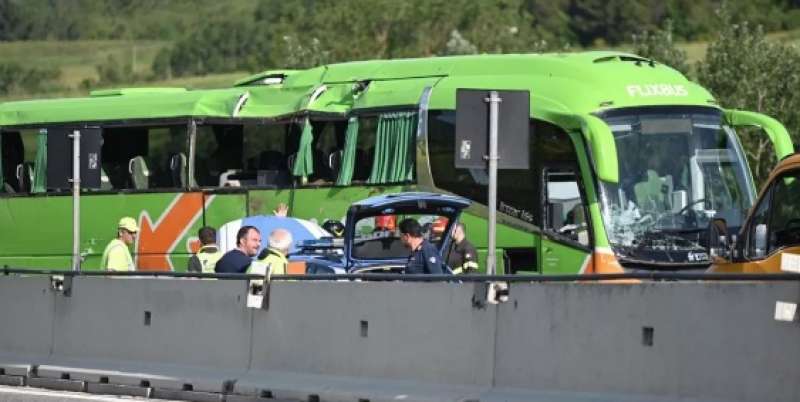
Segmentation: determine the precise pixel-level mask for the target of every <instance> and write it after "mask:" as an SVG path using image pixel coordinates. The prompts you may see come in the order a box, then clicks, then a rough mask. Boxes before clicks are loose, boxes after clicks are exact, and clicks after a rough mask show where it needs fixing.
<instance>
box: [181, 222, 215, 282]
mask: <svg viewBox="0 0 800 402" xmlns="http://www.w3.org/2000/svg"><path fill="white" fill-rule="evenodd" d="M197 237H198V238H200V244H201V246H200V250H197V253H196V254H195V255H193V256H192V258H189V266H188V271H189V272H202V273H204V274H213V273H214V267H215V266H216V265H217V261H219V259H220V258H222V255H223V254H224V253H223V252H222V250H220V248H219V246H218V245H217V231H216V230H214V228H212V227H210V226H203V227H202V228H200V230H199V231H197Z"/></svg>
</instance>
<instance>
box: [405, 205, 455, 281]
mask: <svg viewBox="0 0 800 402" xmlns="http://www.w3.org/2000/svg"><path fill="white" fill-rule="evenodd" d="M400 233H401V234H402V235H401V236H400V240H401V241H402V242H403V244H404V245H405V246H406V247H407V248H408V249H409V250H411V256H410V257H408V265H406V273H407V274H443V273H444V269H443V268H442V258H441V257H440V256H439V250H438V249H436V246H434V245H433V244H431V243H430V242H428V241H427V240H425V238H424V237H422V227H421V226H420V225H419V222H417V221H416V220H414V219H412V218H408V219H404V220H403V221H402V222H400Z"/></svg>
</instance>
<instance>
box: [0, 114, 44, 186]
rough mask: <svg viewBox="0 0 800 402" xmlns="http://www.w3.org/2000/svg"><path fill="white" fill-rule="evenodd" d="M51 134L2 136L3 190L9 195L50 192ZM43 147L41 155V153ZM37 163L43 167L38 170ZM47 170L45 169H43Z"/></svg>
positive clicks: (26, 132)
mask: <svg viewBox="0 0 800 402" xmlns="http://www.w3.org/2000/svg"><path fill="white" fill-rule="evenodd" d="M42 141H47V131H46V130H38V129H27V130H20V131H6V132H3V133H2V148H3V150H2V152H3V153H2V174H3V180H2V181H0V189H2V192H5V193H41V192H45V191H47V189H46V183H45V179H46V176H47V172H46V164H45V159H46V155H45V154H44V153H45V152H47V148H46V147H40V146H39V144H40V143H41V142H42ZM40 148H41V154H40ZM37 162H39V163H40V164H41V165H42V166H39V170H37ZM42 169H45V170H42Z"/></svg>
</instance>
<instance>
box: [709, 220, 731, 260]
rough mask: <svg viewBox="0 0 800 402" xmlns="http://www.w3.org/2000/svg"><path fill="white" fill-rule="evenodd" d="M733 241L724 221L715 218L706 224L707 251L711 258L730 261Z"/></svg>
mask: <svg viewBox="0 0 800 402" xmlns="http://www.w3.org/2000/svg"><path fill="white" fill-rule="evenodd" d="M732 245H733V241H732V239H731V236H730V234H729V233H728V224H727V222H725V219H722V218H715V219H712V220H711V223H709V224H708V251H709V254H710V255H711V258H712V259H714V258H721V259H724V260H730V259H731V246H732Z"/></svg>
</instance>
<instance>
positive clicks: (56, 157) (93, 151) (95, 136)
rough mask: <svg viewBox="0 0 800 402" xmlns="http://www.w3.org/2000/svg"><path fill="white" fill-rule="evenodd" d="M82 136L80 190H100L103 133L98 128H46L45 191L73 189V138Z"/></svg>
mask: <svg viewBox="0 0 800 402" xmlns="http://www.w3.org/2000/svg"><path fill="white" fill-rule="evenodd" d="M76 130H77V131H79V132H80V135H81V159H80V164H81V167H80V169H81V188H94V189H97V188H100V176H101V162H102V158H101V156H102V155H101V150H102V148H103V137H102V135H101V134H102V131H101V130H100V129H99V128H82V129H75V128H61V127H58V128H48V129H47V188H50V189H69V188H72V182H71V180H72V158H73V156H72V149H73V144H72V137H71V135H72V134H73V132H74V131H76Z"/></svg>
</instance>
